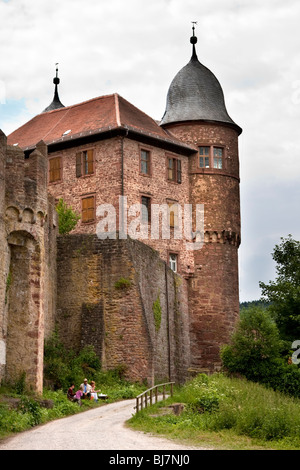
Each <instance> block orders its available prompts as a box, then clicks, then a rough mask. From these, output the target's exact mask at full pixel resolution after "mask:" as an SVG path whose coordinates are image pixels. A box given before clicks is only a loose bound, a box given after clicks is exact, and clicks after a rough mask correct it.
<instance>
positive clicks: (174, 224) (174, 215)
mask: <svg viewBox="0 0 300 470" xmlns="http://www.w3.org/2000/svg"><path fill="white" fill-rule="evenodd" d="M167 204H168V208H169V209H168V210H169V213H168V215H169V219H168V220H169V224H170V228H171V229H175V228H178V227H179V222H178V216H179V211H178V205H179V202H178V201H174V200H172V199H167ZM173 205H174V207H176V211H170V207H171V206H173Z"/></svg>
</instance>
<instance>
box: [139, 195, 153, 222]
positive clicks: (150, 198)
mask: <svg viewBox="0 0 300 470" xmlns="http://www.w3.org/2000/svg"><path fill="white" fill-rule="evenodd" d="M143 199H147V200H148V204H147V211H148V217H147V221H146V220H145V219H144V217H143V206H144V204H143ZM151 204H152V197H151V196H149V195H148V194H141V206H142V207H141V214H140V215H141V223H142V224H148V225H149V224H151Z"/></svg>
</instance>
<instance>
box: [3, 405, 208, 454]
mask: <svg viewBox="0 0 300 470" xmlns="http://www.w3.org/2000/svg"><path fill="white" fill-rule="evenodd" d="M134 406H135V400H126V401H121V402H117V403H111V404H108V405H103V406H101V407H98V408H94V409H92V410H89V411H86V412H84V413H79V414H76V415H73V416H69V417H67V418H62V419H59V420H56V421H52V422H50V423H47V424H44V425H42V426H38V427H36V428H33V429H31V430H30V431H25V432H22V433H20V434H18V435H16V436H14V437H12V438H9V439H7V440H5V441H4V442H2V443H0V450H132V449H135V450H205V449H204V448H196V447H187V446H183V445H180V444H177V443H174V442H172V441H170V440H168V439H164V438H159V437H154V436H151V435H149V434H144V433H143V432H139V431H133V430H131V429H128V428H127V427H126V426H125V425H124V423H125V421H126V420H128V419H129V418H131V416H132V415H133V413H134Z"/></svg>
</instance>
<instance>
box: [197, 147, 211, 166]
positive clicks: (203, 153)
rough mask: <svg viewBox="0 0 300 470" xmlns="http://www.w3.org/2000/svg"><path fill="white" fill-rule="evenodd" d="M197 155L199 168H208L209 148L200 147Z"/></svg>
mask: <svg viewBox="0 0 300 470" xmlns="http://www.w3.org/2000/svg"><path fill="white" fill-rule="evenodd" d="M199 155H200V157H199V166H200V168H209V147H200V148H199Z"/></svg>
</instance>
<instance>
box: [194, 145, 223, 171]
mask: <svg viewBox="0 0 300 470" xmlns="http://www.w3.org/2000/svg"><path fill="white" fill-rule="evenodd" d="M201 149H209V150H208V154H205V153H204V154H203V155H201V154H200V151H201ZM215 150H222V155H221V156H220V155H215ZM197 158H198V162H197V168H198V169H200V170H202V171H203V170H204V171H205V170H216V171H224V170H226V167H227V164H226V163H227V159H226V147H225V145H222V144H205V143H204V144H201V145H198V153H197ZM216 158H218V159H219V161H220V159H221V162H222V167H221V168H220V167H219V166H215V159H216ZM201 159H204V160H203V163H204V166H201ZM207 159H208V166H207V165H206V160H207Z"/></svg>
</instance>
